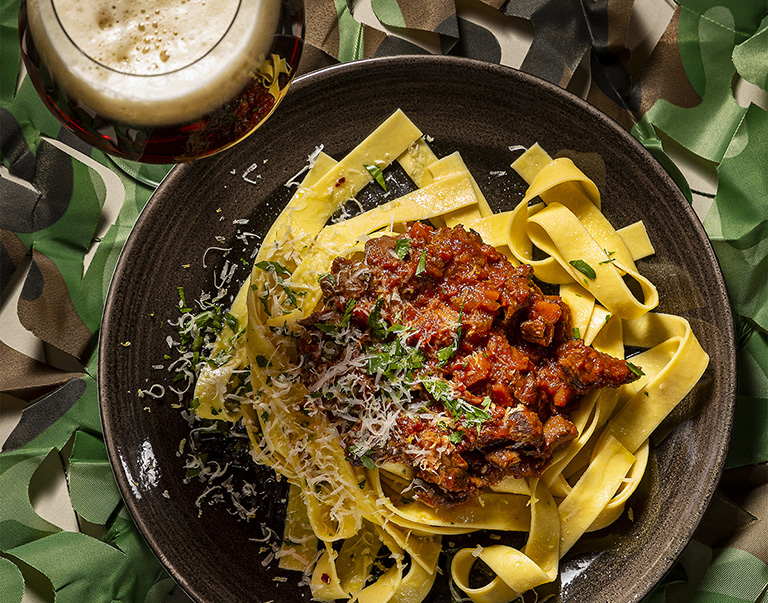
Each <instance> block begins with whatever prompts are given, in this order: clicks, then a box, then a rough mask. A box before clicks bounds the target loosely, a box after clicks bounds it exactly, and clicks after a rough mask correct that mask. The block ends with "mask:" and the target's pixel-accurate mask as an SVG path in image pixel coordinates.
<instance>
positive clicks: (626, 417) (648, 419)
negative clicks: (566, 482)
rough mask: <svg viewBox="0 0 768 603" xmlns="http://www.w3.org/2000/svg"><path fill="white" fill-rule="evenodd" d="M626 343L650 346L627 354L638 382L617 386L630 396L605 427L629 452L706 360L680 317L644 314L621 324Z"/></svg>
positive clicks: (694, 379) (685, 389)
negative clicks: (639, 369)
mask: <svg viewBox="0 0 768 603" xmlns="http://www.w3.org/2000/svg"><path fill="white" fill-rule="evenodd" d="M624 341H625V343H626V345H629V346H637V347H644V348H650V349H647V350H646V351H644V352H641V353H640V354H638V355H636V356H633V357H632V361H633V362H634V363H636V364H637V365H639V366H642V367H643V371H644V373H645V375H644V376H642V377H641V378H640V379H638V380H637V381H635V382H634V383H631V384H629V385H626V386H624V387H623V392H624V393H627V394H632V395H631V397H630V398H629V399H628V400H626V401H625V402H624V403H623V405H622V407H621V409H620V410H619V411H618V413H617V414H616V416H615V417H613V418H612V419H611V421H610V424H609V427H608V429H609V431H610V433H611V434H612V435H613V436H614V437H615V438H616V439H618V440H619V441H620V442H621V443H622V444H623V445H624V446H625V447H626V448H627V449H628V450H630V451H632V452H634V451H636V450H637V449H638V448H639V447H640V445H641V444H642V443H643V442H644V441H645V440H647V439H648V437H649V436H650V435H651V433H652V432H653V430H654V429H656V427H658V426H659V424H660V423H661V421H662V420H663V419H664V417H666V416H667V415H668V414H669V413H670V411H671V410H672V409H673V408H674V407H675V406H677V404H678V403H679V402H680V401H681V400H682V399H683V398H684V397H685V396H686V394H687V393H688V392H689V391H691V389H693V387H694V386H695V385H696V383H697V382H698V381H699V379H700V378H701V376H702V375H703V374H704V371H705V370H706V368H707V365H708V364H709V356H708V355H707V353H706V352H705V351H704V350H703V349H702V347H701V344H700V343H699V342H698V340H697V339H696V336H695V335H694V334H693V331H692V330H691V325H690V324H689V323H688V321H687V320H685V319H684V318H682V317H680V316H673V315H670V314H660V313H649V314H646V315H645V316H641V317H640V318H636V319H634V320H627V321H624Z"/></svg>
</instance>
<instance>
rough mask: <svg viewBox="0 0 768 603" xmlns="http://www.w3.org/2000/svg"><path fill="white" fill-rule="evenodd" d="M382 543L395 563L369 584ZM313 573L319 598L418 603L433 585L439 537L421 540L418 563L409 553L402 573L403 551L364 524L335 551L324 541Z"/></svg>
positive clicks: (364, 602) (315, 595)
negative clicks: (407, 564)
mask: <svg viewBox="0 0 768 603" xmlns="http://www.w3.org/2000/svg"><path fill="white" fill-rule="evenodd" d="M382 544H383V545H385V546H386V547H387V548H389V549H390V551H391V552H392V554H393V557H394V560H395V564H394V565H393V566H392V567H391V568H390V569H389V570H387V571H386V572H385V573H384V574H382V575H381V576H379V577H378V578H377V579H376V580H375V581H374V582H372V583H371V584H368V585H367V586H366V583H367V582H368V580H369V577H370V574H371V570H372V568H373V564H374V561H375V558H376V553H377V551H378V549H379V548H380V547H381V545H382ZM325 547H326V548H325V551H323V553H322V554H321V555H320V557H319V559H318V561H317V563H316V564H315V568H314V570H313V572H312V578H311V580H310V586H311V588H312V597H313V598H314V599H317V600H320V601H333V600H336V599H353V598H354V599H355V600H356V601H359V602H361V603H419V602H420V601H422V600H423V599H424V598H425V597H426V595H427V593H428V592H429V591H430V589H431V588H432V584H433V583H434V581H435V577H436V575H437V571H436V568H437V561H438V558H439V554H440V549H441V543H440V539H439V538H432V539H427V540H425V541H424V546H423V547H422V552H423V553H424V554H423V555H422V556H421V558H420V560H421V562H420V563H417V562H416V559H414V557H413V555H412V556H411V564H410V568H409V569H408V571H407V572H405V571H404V570H405V563H404V554H403V553H404V552H403V549H401V548H400V547H399V546H398V544H397V543H396V542H395V541H394V540H393V539H392V538H391V537H390V535H389V534H388V533H387V532H386V531H383V530H382V528H380V527H378V526H375V525H373V524H370V523H367V522H366V523H364V524H363V526H362V527H361V529H360V531H359V532H358V533H357V534H356V535H355V536H353V537H352V538H350V539H349V540H346V541H345V542H344V544H343V545H342V547H341V549H340V550H339V551H338V552H336V551H335V550H334V549H333V548H332V547H330V546H329V545H328V544H327V543H326V545H325Z"/></svg>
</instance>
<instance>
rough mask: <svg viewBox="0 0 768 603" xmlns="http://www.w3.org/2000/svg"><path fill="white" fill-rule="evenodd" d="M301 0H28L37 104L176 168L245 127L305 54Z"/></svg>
mask: <svg viewBox="0 0 768 603" xmlns="http://www.w3.org/2000/svg"><path fill="white" fill-rule="evenodd" d="M303 18H304V7H303V0H77V1H73V0H25V1H23V2H22V7H21V13H20V16H19V36H20V40H21V48H22V56H23V59H24V63H25V65H26V68H27V72H28V73H29V76H30V78H31V79H32V82H33V83H34V85H35V88H36V89H37V91H38V92H39V94H40V96H41V97H42V99H43V101H44V102H45V104H46V105H47V106H48V108H49V109H50V110H51V111H52V112H53V114H54V115H55V116H56V117H57V118H58V119H59V120H61V122H62V123H63V124H64V125H65V126H66V127H67V128H69V129H70V130H72V131H73V132H74V133H75V134H76V135H77V136H79V137H80V138H82V139H83V140H85V141H86V142H88V143H89V144H91V145H93V146H94V147H97V148H99V149H101V150H102V151H105V152H106V153H109V154H111V155H114V156H117V157H122V158H124V159H130V160H135V161H141V162H145V163H175V162H180V161H188V160H191V159H197V158H200V157H205V156H207V155H211V154H213V153H216V152H218V151H221V150H223V149H226V148H228V147H230V146H232V145H233V144H235V143H237V142H238V141H240V140H242V139H243V138H245V137H246V136H248V135H249V134H250V133H251V132H253V131H254V130H255V129H256V128H257V127H258V126H259V125H260V124H261V123H262V122H263V121H264V120H265V119H267V118H268V117H269V116H270V115H271V114H272V112H273V111H274V110H275V108H276V107H277V105H278V103H279V102H280V101H281V100H282V98H283V97H284V96H285V94H286V92H287V91H288V86H289V85H290V82H291V81H292V79H293V77H294V75H295V73H296V68H297V65H298V62H299V58H300V57H301V50H302V45H303V42H302V40H303V33H304V31H303V30H304V22H303Z"/></svg>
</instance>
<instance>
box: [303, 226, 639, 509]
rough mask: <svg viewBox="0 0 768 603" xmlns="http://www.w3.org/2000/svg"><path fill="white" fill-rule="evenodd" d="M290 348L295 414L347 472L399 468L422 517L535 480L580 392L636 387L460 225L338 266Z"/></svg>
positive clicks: (527, 277)
mask: <svg viewBox="0 0 768 603" xmlns="http://www.w3.org/2000/svg"><path fill="white" fill-rule="evenodd" d="M321 286H322V290H323V301H322V302H321V307H320V309H318V310H317V311H316V312H315V313H314V314H312V316H310V317H309V318H307V319H306V320H304V321H302V323H301V324H302V326H303V327H304V331H303V333H302V335H301V337H300V339H299V342H298V352H299V355H300V358H301V359H302V378H303V379H304V381H305V383H306V384H307V387H308V388H309V391H310V394H309V396H308V397H307V399H306V401H305V403H304V405H305V408H304V410H305V412H323V413H326V415H327V416H328V417H329V418H330V419H331V421H332V422H333V424H334V425H335V427H336V429H337V430H338V432H339V437H340V439H341V442H342V444H343V446H344V447H345V449H346V450H347V453H348V455H349V457H350V460H351V461H352V462H353V463H356V464H361V463H362V464H365V465H367V466H373V463H377V464H379V463H382V462H401V463H405V464H406V465H408V466H410V467H412V468H413V469H414V470H415V475H416V479H415V480H414V486H413V492H414V494H415V496H416V497H418V498H419V499H420V500H422V501H423V502H425V503H426V504H429V505H432V506H448V505H452V504H456V503H459V502H462V501H464V500H466V499H467V498H468V497H470V496H472V495H473V494H474V493H476V492H477V491H478V489H480V488H483V487H485V486H489V485H493V484H495V483H498V482H499V481H500V480H501V479H502V478H503V477H504V476H506V475H512V476H514V477H522V476H538V475H540V474H541V472H542V471H543V470H544V469H545V468H546V466H547V464H548V462H549V461H550V459H551V458H552V455H553V454H554V453H555V452H557V450H559V449H560V448H562V447H563V446H565V445H566V444H568V442H570V441H571V440H572V439H574V438H575V437H576V436H577V430H576V428H575V426H574V425H573V423H572V422H571V421H570V419H569V413H570V411H572V410H573V409H575V408H576V407H577V406H578V402H579V400H580V399H581V398H582V397H583V396H584V395H585V394H587V393H588V392H589V391H591V390H592V389H595V388H602V387H618V386H620V385H623V384H625V383H629V382H631V381H633V380H634V379H635V378H636V377H635V375H634V373H633V372H632V371H631V370H630V368H629V367H628V366H627V363H626V362H625V361H624V360H619V359H617V358H613V357H612V356H609V355H607V354H604V353H601V352H598V351H596V350H594V349H593V348H591V347H589V346H587V345H585V344H584V342H583V341H582V340H580V339H574V336H573V330H572V326H571V314H570V309H569V308H568V306H567V305H566V304H565V303H564V302H563V300H562V299H561V298H560V297H558V296H555V295H544V294H543V293H542V291H541V289H540V288H539V287H538V286H537V285H536V284H535V283H534V281H533V269H532V268H531V267H530V266H528V265H523V266H520V267H515V266H513V265H512V264H511V263H510V262H509V260H507V258H506V257H504V256H503V255H502V254H500V253H499V252H498V251H496V250H495V249H494V248H493V247H491V246H489V245H486V244H484V243H483V242H482V240H481V239H480V237H479V235H477V234H476V233H475V232H473V231H467V230H465V229H464V228H462V227H461V226H458V227H456V228H440V229H436V230H435V229H433V228H431V227H430V226H427V225H425V224H422V223H413V224H410V225H409V226H408V230H407V234H406V235H400V236H397V237H389V236H382V237H379V238H375V239H372V240H370V241H368V242H367V244H366V246H365V254H364V257H363V258H362V259H359V260H351V259H345V258H337V259H336V260H335V261H334V262H333V265H332V269H331V273H330V274H328V275H325V276H323V277H322V278H321Z"/></svg>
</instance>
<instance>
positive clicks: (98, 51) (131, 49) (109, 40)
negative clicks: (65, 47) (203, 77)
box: [53, 0, 239, 75]
mask: <svg viewBox="0 0 768 603" xmlns="http://www.w3.org/2000/svg"><path fill="white" fill-rule="evenodd" d="M238 5H239V1H238V0H78V1H77V2H72V0H53V6H54V8H55V10H56V14H57V16H58V18H59V22H60V23H61V26H62V27H63V29H64V31H66V33H67V35H68V36H69V38H70V40H72V42H73V43H74V44H75V45H76V46H77V47H78V48H80V50H82V51H83V52H84V53H85V54H86V55H87V56H89V57H90V58H92V59H93V60H94V61H96V62H98V63H100V64H101V65H104V66H105V67H109V68H110V69H114V70H116V71H120V72H122V73H130V74H134V75H155V74H162V73H168V72H170V71H175V70H177V69H180V68H182V67H186V66H187V65H189V64H190V63H193V62H195V61H197V60H198V59H200V58H202V57H204V56H205V55H206V54H207V53H208V52H209V51H210V50H211V49H212V48H213V47H214V46H216V44H217V43H218V42H219V41H220V40H221V39H222V38H223V37H224V34H225V33H226V32H227V30H228V29H229V27H230V25H231V24H232V21H233V20H234V17H235V14H236V13H237V9H238Z"/></svg>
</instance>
